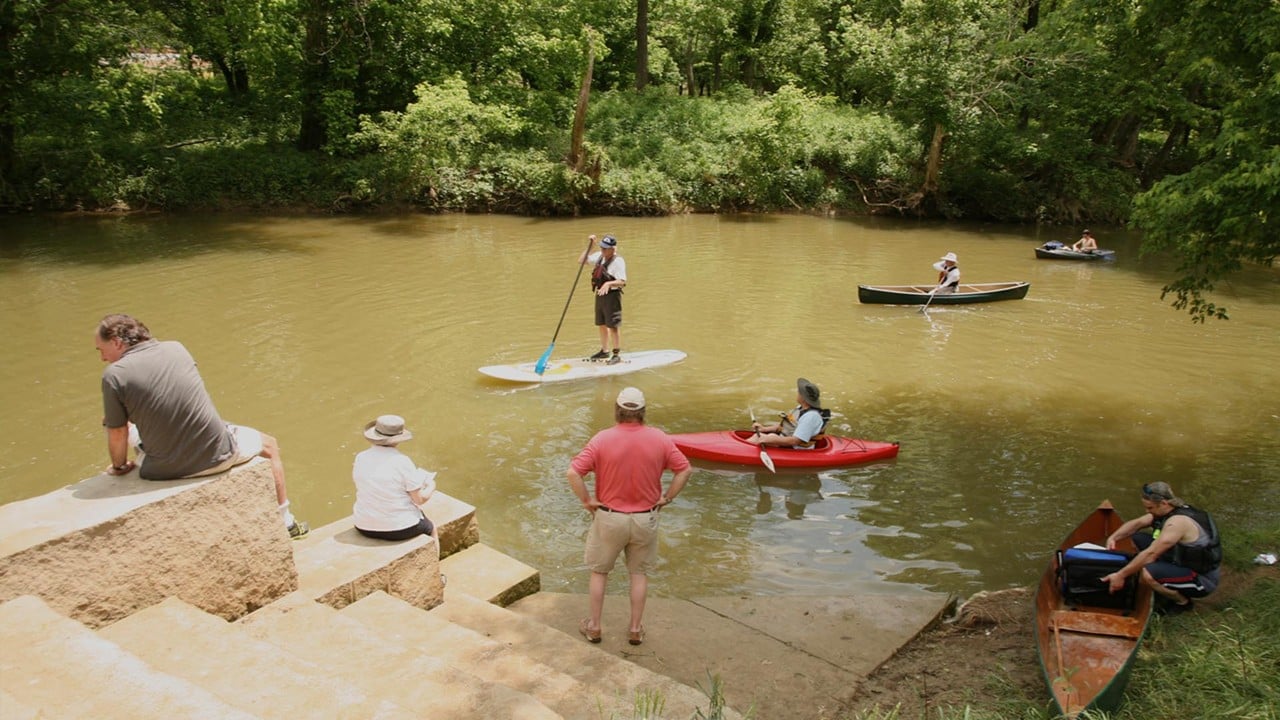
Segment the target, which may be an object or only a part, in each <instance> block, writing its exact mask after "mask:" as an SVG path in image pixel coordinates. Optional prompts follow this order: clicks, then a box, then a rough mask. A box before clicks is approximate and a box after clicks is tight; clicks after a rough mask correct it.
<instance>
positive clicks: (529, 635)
mask: <svg viewBox="0 0 1280 720" xmlns="http://www.w3.org/2000/svg"><path fill="white" fill-rule="evenodd" d="M449 590H450V592H449V597H448V598H447V599H446V600H445V602H444V603H443V604H442V605H440V606H438V607H436V608H434V609H432V610H431V612H430V614H431V615H435V616H437V617H441V618H444V619H445V620H448V621H449V622H453V623H456V624H458V625H462V626H464V627H468V628H471V629H472V630H475V631H476V632H478V633H481V634H483V635H485V636H487V637H489V638H491V639H493V640H496V641H498V642H501V643H504V644H506V645H509V646H510V647H511V648H513V649H514V650H517V651H518V652H520V653H521V654H522V655H525V656H527V657H531V658H538V659H540V660H542V661H543V662H545V663H547V664H548V665H550V666H551V667H553V668H556V669H557V670H559V671H561V672H563V673H565V674H567V675H569V676H571V677H574V678H577V679H578V680H580V681H582V682H584V683H587V684H588V685H590V686H592V687H594V688H597V689H599V690H603V691H612V701H613V703H624V704H626V705H627V706H628V707H632V706H634V705H636V704H637V703H638V704H644V702H645V698H646V697H651V696H652V695H653V694H654V693H657V694H659V695H661V697H662V700H663V702H664V706H665V712H664V713H663V715H662V716H663V717H672V718H688V717H694V716H695V715H696V714H698V713H701V714H702V715H704V716H705V715H707V714H708V713H707V711H708V708H709V707H710V704H711V703H710V700H709V698H708V697H707V696H706V695H705V694H704V693H703V692H701V691H699V690H697V689H695V688H691V687H689V686H688V685H684V684H682V683H679V682H677V681H675V680H673V679H671V678H669V677H666V676H665V675H659V674H657V673H654V672H651V671H649V670H646V669H644V668H642V667H640V666H639V665H635V664H633V663H630V662H627V661H626V660H624V659H622V658H620V657H617V656H615V655H611V654H609V653H607V652H604V651H602V650H600V649H598V648H596V647H595V646H594V645H591V644H590V643H588V642H587V641H586V640H584V639H583V638H581V637H570V636H569V635H566V634H565V633H563V632H560V631H559V630H556V629H555V628H552V627H550V626H548V625H544V624H542V623H540V622H537V621H535V620H531V619H528V618H526V617H523V616H521V615H519V614H517V613H515V612H513V611H511V610H507V609H506V608H502V607H498V606H497V605H495V604H493V603H489V602H485V601H484V600H480V599H477V598H475V597H471V596H469V595H466V594H463V593H460V592H454V588H453V580H452V576H451V578H450V581H449ZM723 717H724V718H726V719H730V718H740V717H741V716H740V715H739V714H738V713H736V712H734V711H732V710H730V709H728V708H726V709H725V713H724V715H723Z"/></svg>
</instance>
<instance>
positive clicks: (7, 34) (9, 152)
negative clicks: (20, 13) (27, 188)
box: [0, 0, 18, 202]
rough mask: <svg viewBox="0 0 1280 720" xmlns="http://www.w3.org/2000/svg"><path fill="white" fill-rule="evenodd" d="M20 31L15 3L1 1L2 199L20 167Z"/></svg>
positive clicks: (0, 187) (4, 199) (0, 148)
mask: <svg viewBox="0 0 1280 720" xmlns="http://www.w3.org/2000/svg"><path fill="white" fill-rule="evenodd" d="M17 34H18V20H17V16H16V14H15V11H14V3H12V2H10V1H9V0H0V202H5V201H7V200H8V199H9V195H10V194H11V193H12V192H13V186H14V178H13V170H14V168H15V167H16V166H17V157H16V153H17V146H16V144H15V141H16V139H17V133H16V131H15V129H14V125H13V112H14V94H15V93H16V92H17V90H18V68H17V66H16V65H15V64H14V58H13V41H14V38H15V37H16V36H17Z"/></svg>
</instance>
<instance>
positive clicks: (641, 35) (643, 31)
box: [636, 0, 649, 90]
mask: <svg viewBox="0 0 1280 720" xmlns="http://www.w3.org/2000/svg"><path fill="white" fill-rule="evenodd" d="M648 86H649V0H636V90H643V89H645V88H646V87H648Z"/></svg>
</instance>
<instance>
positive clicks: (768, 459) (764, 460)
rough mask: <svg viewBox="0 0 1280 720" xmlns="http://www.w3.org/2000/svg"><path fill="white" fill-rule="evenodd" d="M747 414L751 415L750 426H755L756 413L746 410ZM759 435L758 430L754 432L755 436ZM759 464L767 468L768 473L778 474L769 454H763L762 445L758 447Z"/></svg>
mask: <svg viewBox="0 0 1280 720" xmlns="http://www.w3.org/2000/svg"><path fill="white" fill-rule="evenodd" d="M747 412H749V413H751V424H752V425H755V424H756V411H755V410H747ZM759 434H760V431H759V430H756V435H757V436H758V435H759ZM760 462H762V463H764V466H765V467H767V468H769V472H771V473H776V472H778V470H777V468H775V467H774V466H773V458H771V457H769V453H767V452H765V450H764V446H763V445H761V446H760Z"/></svg>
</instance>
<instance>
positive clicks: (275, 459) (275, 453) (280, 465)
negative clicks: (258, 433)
mask: <svg viewBox="0 0 1280 720" xmlns="http://www.w3.org/2000/svg"><path fill="white" fill-rule="evenodd" d="M258 454H259V455H261V456H262V457H264V458H266V459H268V460H270V461H271V477H273V478H275V481H276V504H278V505H284V504H285V503H287V502H289V494H288V493H287V492H285V488H284V460H283V459H281V457H280V444H279V443H278V442H276V439H275V438H274V437H272V436H270V435H268V434H266V433H262V452H260V453H258Z"/></svg>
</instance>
